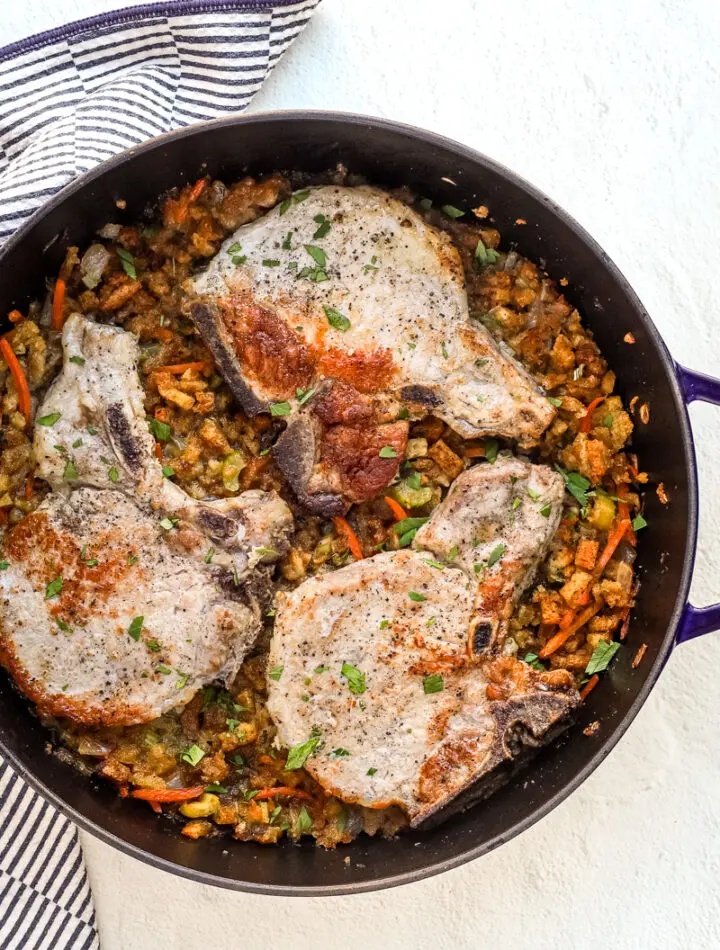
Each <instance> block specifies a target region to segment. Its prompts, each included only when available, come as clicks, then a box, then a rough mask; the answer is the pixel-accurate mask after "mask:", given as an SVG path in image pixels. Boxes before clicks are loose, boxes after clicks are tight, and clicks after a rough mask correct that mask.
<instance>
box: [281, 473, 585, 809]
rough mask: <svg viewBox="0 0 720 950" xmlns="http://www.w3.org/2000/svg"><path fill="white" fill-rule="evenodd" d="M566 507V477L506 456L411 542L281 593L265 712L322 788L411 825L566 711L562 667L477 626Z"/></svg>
mask: <svg viewBox="0 0 720 950" xmlns="http://www.w3.org/2000/svg"><path fill="white" fill-rule="evenodd" d="M534 486H537V488H535V487H534ZM530 491H532V493H533V494H530ZM536 491H537V492H542V494H541V497H534V493H535V492H536ZM518 500H519V504H518V503H516V502H517V501H518ZM545 505H549V506H550V509H551V510H550V512H549V513H548V515H547V517H546V516H545V515H544V514H542V513H541V511H540V509H542V508H544V506H545ZM561 505H562V479H560V478H559V476H556V475H555V474H554V473H553V472H552V471H550V470H549V469H547V468H545V467H543V466H534V465H531V464H530V463H528V462H524V461H521V460H519V459H502V458H499V459H498V460H497V462H496V463H495V465H491V464H482V465H478V466H476V467H475V468H473V469H471V470H469V471H467V472H465V473H464V474H463V475H461V476H460V477H459V478H458V479H457V481H456V483H455V486H454V488H453V490H452V491H451V492H450V493H449V494H448V497H447V498H446V500H445V501H444V502H443V504H442V505H440V506H439V507H438V508H437V509H436V510H435V512H434V513H433V516H432V518H431V519H430V521H429V522H428V524H427V526H426V527H425V528H423V529H421V531H419V532H418V534H417V535H416V537H415V540H414V542H413V547H414V550H403V551H398V552H394V553H383V554H379V555H377V556H376V557H373V558H370V559H367V560H363V561H357V562H356V563H354V564H352V565H350V566H349V567H345V568H343V569H341V570H338V571H334V572H331V573H328V574H324V575H322V576H316V577H313V578H311V579H309V580H307V581H305V583H303V584H301V585H300V586H299V587H298V588H296V589H295V590H294V591H292V592H291V593H279V594H278V595H277V598H276V619H275V630H274V633H273V638H272V643H271V649H270V657H269V668H270V670H271V671H272V676H271V677H270V679H269V681H268V695H269V698H268V709H269V711H270V713H271V715H272V717H273V719H274V721H275V723H276V726H277V729H278V739H279V741H280V742H281V743H282V745H283V746H286V747H288V748H293V747H300V749H301V750H304V751H305V752H307V753H309V757H308V758H307V761H306V763H305V767H306V768H307V769H308V770H309V771H310V773H311V774H312V775H313V776H314V777H315V778H316V779H317V781H318V782H319V783H320V784H321V785H322V786H323V787H324V788H325V789H326V790H327V791H328V792H329V793H331V794H334V795H337V796H338V797H339V798H341V799H343V800H344V801H347V802H356V803H358V804H362V805H364V806H366V807H371V808H384V807H386V806H388V805H391V804H397V805H400V806H401V807H403V808H404V809H405V811H406V812H407V814H408V817H409V819H410V821H411V824H413V825H417V824H419V823H420V822H422V821H423V820H425V819H426V818H427V817H429V816H430V815H431V814H433V813H434V812H435V811H437V810H438V809H440V808H442V807H443V806H444V805H446V804H447V803H448V802H449V801H451V800H452V799H453V798H455V797H456V796H457V795H458V794H459V793H460V792H462V791H463V790H464V789H466V788H468V787H469V786H470V785H472V784H473V783H475V782H477V781H478V780H479V779H481V778H483V777H486V776H488V775H489V774H490V773H491V772H492V771H493V770H494V769H496V768H497V766H498V765H500V764H501V763H503V762H507V761H508V760H510V759H511V758H512V757H513V755H514V754H515V752H516V751H517V748H518V746H534V745H539V744H541V743H542V742H543V740H544V739H546V738H547V736H548V734H550V733H551V732H554V731H555V730H556V729H557V728H558V727H559V726H561V725H562V724H563V723H564V722H565V721H566V720H568V718H569V716H570V714H571V712H572V711H573V709H574V708H575V707H576V706H577V704H578V702H579V697H578V694H577V692H576V690H575V689H574V687H573V685H572V679H571V677H570V675H569V674H568V673H567V672H566V671H564V670H560V671H553V672H550V673H539V672H536V671H535V670H533V669H532V668H531V667H529V666H528V665H527V664H525V663H523V662H521V661H520V660H517V659H515V658H514V657H512V656H507V655H503V654H502V649H503V647H504V644H503V642H501V640H500V639H499V638H498V637H497V635H495V636H493V637H491V636H488V637H485V636H483V637H482V638H481V640H482V643H478V632H477V631H478V627H479V626H482V625H484V624H487V623H492V627H493V632H494V633H495V634H496V633H497V630H498V629H499V628H500V626H501V624H502V621H503V620H504V619H506V618H507V616H508V613H509V610H510V609H511V604H512V602H513V601H514V600H516V599H517V597H518V596H519V594H520V593H521V592H522V590H523V589H524V588H525V587H526V586H527V584H528V583H529V581H530V579H531V577H532V573H533V571H534V569H535V566H536V565H537V561H538V559H539V558H540V557H541V556H542V554H543V553H544V552H545V551H546V550H547V546H548V544H549V543H550V539H551V538H552V535H553V534H554V531H555V528H556V527H557V521H558V518H559V514H560V508H561ZM476 566H477V568H478V569H476Z"/></svg>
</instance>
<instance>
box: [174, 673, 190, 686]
mask: <svg viewBox="0 0 720 950" xmlns="http://www.w3.org/2000/svg"><path fill="white" fill-rule="evenodd" d="M177 675H178V676H179V677H180V679H179V680H178V681H177V683H176V684H175V689H183V688H184V687H185V686H186V685H187V681H188V680H189V679H190V674H189V673H181V672H180V670H178V671H177Z"/></svg>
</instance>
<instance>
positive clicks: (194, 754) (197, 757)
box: [180, 745, 205, 768]
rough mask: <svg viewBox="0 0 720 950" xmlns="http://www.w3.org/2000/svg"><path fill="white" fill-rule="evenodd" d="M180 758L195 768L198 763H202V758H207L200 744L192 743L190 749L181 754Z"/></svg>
mask: <svg viewBox="0 0 720 950" xmlns="http://www.w3.org/2000/svg"><path fill="white" fill-rule="evenodd" d="M180 758H181V759H182V760H183V762H187V763H188V765H192V766H193V768H194V767H195V766H196V765H199V764H200V761H201V760H202V759H204V758H205V753H204V752H203V750H202V749H201V748H200V746H199V745H191V746H190V748H189V749H186V750H185V751H184V752H183V753H182V754H181V755H180Z"/></svg>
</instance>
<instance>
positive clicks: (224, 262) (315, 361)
mask: <svg viewBox="0 0 720 950" xmlns="http://www.w3.org/2000/svg"><path fill="white" fill-rule="evenodd" d="M193 290H194V293H195V294H197V295H198V300H197V301H196V302H195V303H194V304H193V305H192V307H191V314H192V316H193V319H194V320H195V323H196V325H197V326H198V328H199V330H200V332H201V334H202V335H203V337H204V339H205V341H206V343H207V345H208V346H209V347H210V348H211V350H212V351H213V354H214V355H215V359H216V362H217V365H218V367H219V368H220V370H221V372H222V373H223V375H224V376H225V378H226V379H227V381H228V383H229V385H230V386H231V388H232V390H233V392H234V393H235V395H236V397H237V398H238V400H239V401H240V403H241V405H242V406H243V408H244V409H245V410H246V411H247V412H249V413H257V412H262V411H268V410H270V411H272V412H273V413H274V414H276V415H280V414H282V415H287V416H289V419H288V421H289V427H291V428H292V432H293V434H292V438H290V437H288V438H287V439H281V440H280V441H279V443H278V445H277V452H276V457H277V460H278V463H279V465H280V466H281V468H282V469H283V471H284V473H285V475H286V477H287V478H288V480H289V481H290V483H291V484H292V486H293V487H294V488H295V490H296V492H297V494H298V497H299V498H300V499H301V500H302V501H303V503H304V504H305V506H306V507H307V508H308V509H309V510H311V511H316V512H317V513H320V514H326V515H327V514H337V513H339V511H341V510H345V509H346V508H347V506H348V504H349V502H350V501H352V500H361V499H358V498H357V495H358V488H357V485H358V483H361V484H362V483H363V482H364V481H366V480H365V479H363V478H362V477H361V478H360V479H355V481H354V485H355V497H352V496H351V495H349V494H348V493H347V490H346V488H345V487H344V483H345V482H346V481H347V477H346V473H347V471H353V472H355V473H361V472H364V471H365V469H366V468H367V466H369V465H370V460H371V459H372V458H373V457H374V456H373V448H374V446H375V445H376V444H379V445H380V446H381V447H382V446H390V447H392V448H393V449H394V450H396V445H400V444H402V443H404V439H405V438H406V435H407V423H404V422H397V421H394V420H397V417H398V413H399V412H400V410H402V412H401V415H403V416H404V417H406V418H420V417H421V416H422V415H423V414H425V413H427V412H428V411H432V412H433V413H434V414H435V415H436V416H439V417H440V418H441V419H443V420H444V421H445V422H447V423H448V424H449V425H450V426H451V427H452V428H453V429H454V430H455V431H456V432H458V433H459V434H460V435H462V436H464V437H467V438H470V437H476V436H483V435H499V436H502V437H504V438H508V439H514V440H517V441H518V442H519V443H520V445H523V446H527V445H530V444H532V443H534V442H535V441H536V440H537V439H538V438H539V437H540V435H541V434H542V432H543V431H544V429H545V428H546V427H547V425H548V424H549V423H550V421H551V420H552V418H553V414H554V410H553V408H552V406H551V404H550V403H549V402H548V400H547V399H546V397H545V396H544V395H543V394H542V393H541V392H540V390H539V389H538V387H537V386H536V385H535V384H534V382H533V381H532V380H531V379H530V377H529V376H528V374H527V373H526V372H525V370H524V369H523V368H522V367H521V366H520V365H519V364H518V363H516V362H515V361H514V360H513V359H512V358H511V357H510V356H509V355H508V354H507V353H506V352H504V351H501V350H500V349H499V348H498V346H497V345H496V344H495V342H494V340H493V339H492V337H491V335H490V334H489V333H488V331H487V330H486V329H485V328H484V327H483V326H482V324H479V323H477V324H476V323H472V322H471V321H470V319H469V315H468V307H467V297H466V292H465V284H464V277H463V270H462V264H461V261H460V256H459V254H458V252H457V250H456V248H455V247H454V246H453V245H452V243H451V242H450V240H449V238H448V237H447V235H446V234H444V233H443V232H441V231H438V230H436V229H435V228H432V227H430V226H429V225H427V224H426V223H425V221H424V220H423V219H422V218H421V217H420V216H419V215H418V214H416V213H415V212H414V211H412V210H411V209H410V208H409V207H408V206H407V205H405V204H403V203H402V202H400V201H398V200H396V199H394V198H392V197H390V195H388V194H386V193H384V192H382V191H380V190H378V189H376V188H369V187H359V188H344V187H339V186H327V187H321V188H311V189H308V190H307V191H305V192H301V193H295V194H294V195H293V196H292V197H291V198H289V199H287V200H286V201H285V202H283V203H282V204H281V205H280V206H278V207H276V208H274V209H273V210H272V211H270V212H269V213H268V214H267V215H265V216H264V217H262V218H259V219H258V220H256V221H254V222H252V223H251V224H248V225H245V226H243V227H241V228H240V229H239V230H238V231H236V232H235V234H233V235H232V237H230V238H228V239H227V240H226V241H225V243H224V244H223V246H222V247H221V249H220V251H219V252H218V253H217V255H216V256H215V257H214V258H213V260H212V262H211V264H210V266H209V267H208V268H207V270H206V271H205V272H204V273H202V274H201V275H199V276H198V277H197V278H196V279H195V281H194V283H193ZM323 380H335V381H339V382H340V383H343V384H345V388H344V389H343V390H342V396H343V400H344V401H346V402H347V403H348V405H351V406H356V405H357V404H358V403H362V396H363V395H364V396H370V397H372V403H373V411H372V412H370V413H367V414H366V417H365V420H364V423H363V427H362V428H363V432H364V433H365V438H364V439H363V440H362V441H361V442H360V443H358V442H357V440H356V439H355V438H354V436H353V435H352V434H350V435H349V436H343V434H342V433H341V432H339V431H337V427H338V426H339V425H342V426H344V427H346V428H347V426H348V425H349V423H347V422H342V423H332V424H331V425H333V426H335V429H336V431H334V432H333V434H332V436H331V438H330V439H328V437H327V426H328V424H327V423H325V422H324V421H323V420H322V419H320V418H318V417H317V416H316V414H315V413H314V412H313V405H314V402H315V400H316V399H317V393H318V391H319V390H318V387H319V384H320V383H321V381H323ZM336 401H337V400H336ZM393 425H394V427H395V428H394V429H389V428H388V426H393ZM355 428H357V426H355ZM397 464H398V462H397V460H396V461H395V462H394V463H393V464H391V465H387V466H386V470H387V475H386V478H387V481H385V484H387V483H388V481H389V480H390V478H392V477H393V476H394V474H395V472H396V471H397ZM344 475H345V477H343V476H344ZM376 481H377V479H376V478H374V477H371V478H370V479H367V482H368V486H369V487H368V488H367V489H366V490H365V491H364V492H361V493H362V495H363V498H367V497H372V496H371V495H369V494H368V493H367V492H368V491H374V487H375V484H376ZM332 499H334V500H332Z"/></svg>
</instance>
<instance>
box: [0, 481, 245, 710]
mask: <svg viewBox="0 0 720 950" xmlns="http://www.w3.org/2000/svg"><path fill="white" fill-rule="evenodd" d="M163 534H164V532H163V529H162V528H161V527H160V525H159V524H158V519H157V518H153V517H151V516H149V515H148V514H147V512H146V511H145V510H144V509H143V508H141V507H139V506H137V505H136V504H134V503H133V501H132V500H131V499H129V498H128V497H127V496H125V495H124V494H122V493H121V492H119V491H115V490H95V489H91V488H79V489H77V490H76V491H73V492H72V493H71V494H70V495H69V497H65V496H63V495H61V494H59V493H55V492H53V493H51V494H50V495H49V496H48V497H47V498H46V499H45V501H44V502H43V503H42V504H41V505H40V506H39V507H38V508H37V510H36V511H34V512H33V513H32V514H30V515H28V516H27V517H26V518H24V519H23V520H22V521H21V522H20V523H19V524H18V525H16V526H15V527H13V528H11V529H10V531H9V532H8V534H7V536H6V539H5V544H4V550H3V552H2V557H3V559H4V560H6V561H7V563H8V567H7V569H6V570H4V571H1V572H0V603H2V610H1V611H0V660H1V661H2V663H3V665H4V666H6V667H7V669H9V670H10V672H11V674H12V675H13V677H14V679H15V681H16V682H17V684H18V685H19V687H20V688H21V689H22V691H23V692H24V693H25V695H26V696H28V697H29V698H30V699H32V700H33V701H34V702H35V703H36V704H37V707H38V710H39V711H40V713H41V714H42V715H55V716H67V717H69V718H70V719H73V720H75V721H76V722H80V723H84V724H85V725H129V724H132V723H139V722H147V721H149V720H151V719H154V718H156V717H157V716H160V715H162V713H164V712H166V711H167V710H168V709H170V708H172V707H173V706H179V705H182V704H185V703H187V702H188V701H189V700H190V699H191V698H192V696H193V695H194V694H195V693H196V692H197V690H198V689H199V688H200V687H201V686H203V685H205V684H206V683H208V682H210V681H212V680H214V679H217V678H226V679H228V681H229V680H231V679H232V677H233V676H234V675H235V673H236V672H237V669H238V668H239V666H240V663H241V661H242V659H243V657H244V655H245V653H246V652H247V650H248V649H249V648H250V646H251V645H252V643H253V642H254V640H255V638H256V636H257V633H258V631H259V629H260V620H259V610H258V608H257V606H255V605H254V604H252V603H251V602H246V599H245V597H244V596H243V594H242V589H241V588H239V587H236V586H235V585H234V584H233V583H232V582H230V583H227V579H226V576H225V575H226V572H225V571H224V570H222V569H221V568H212V567H207V566H205V565H203V564H202V562H200V561H198V560H197V559H196V558H194V557H189V556H185V555H182V554H180V553H177V552H174V551H171V550H170V549H169V547H168V546H167V545H166V544H165V542H164V538H163Z"/></svg>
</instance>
